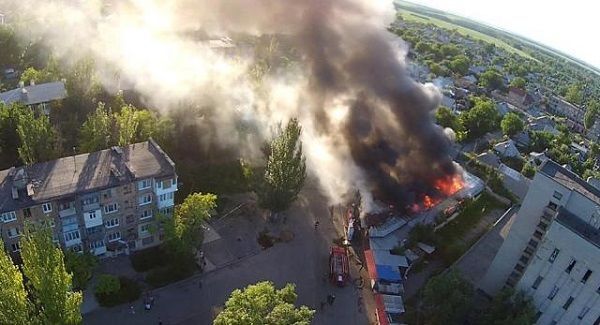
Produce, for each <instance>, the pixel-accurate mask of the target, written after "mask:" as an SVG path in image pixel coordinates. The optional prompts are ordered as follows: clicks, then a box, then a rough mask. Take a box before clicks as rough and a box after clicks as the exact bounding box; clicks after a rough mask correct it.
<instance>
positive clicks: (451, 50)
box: [440, 43, 460, 58]
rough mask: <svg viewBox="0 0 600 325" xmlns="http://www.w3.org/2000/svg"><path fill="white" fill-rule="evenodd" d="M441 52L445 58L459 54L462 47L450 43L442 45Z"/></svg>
mask: <svg viewBox="0 0 600 325" xmlns="http://www.w3.org/2000/svg"><path fill="white" fill-rule="evenodd" d="M440 52H441V54H442V56H443V57H444V58H448V57H451V56H455V55H458V54H459V53H460V49H459V48H458V46H456V45H455V44H451V43H448V44H443V45H442V46H440Z"/></svg>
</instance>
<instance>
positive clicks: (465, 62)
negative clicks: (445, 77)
mask: <svg viewBox="0 0 600 325" xmlns="http://www.w3.org/2000/svg"><path fill="white" fill-rule="evenodd" d="M470 66H471V61H470V60H469V58H468V57H467V56H465V55H457V56H455V57H454V59H452V61H450V70H452V72H454V73H456V74H459V75H466V74H467V73H468V72H469V67H470Z"/></svg>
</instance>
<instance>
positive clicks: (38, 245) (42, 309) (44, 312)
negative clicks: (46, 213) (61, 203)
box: [21, 226, 82, 324]
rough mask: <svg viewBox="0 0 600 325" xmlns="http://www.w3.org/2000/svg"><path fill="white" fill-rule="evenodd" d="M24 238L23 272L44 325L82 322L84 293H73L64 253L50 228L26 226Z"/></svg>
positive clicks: (22, 243)
mask: <svg viewBox="0 0 600 325" xmlns="http://www.w3.org/2000/svg"><path fill="white" fill-rule="evenodd" d="M24 233H25V235H24V236H23V237H22V239H21V248H22V249H21V257H22V259H23V273H24V274H25V276H26V277H27V279H28V282H27V285H28V288H29V292H30V293H31V294H32V296H33V297H34V304H35V306H36V309H37V310H38V313H39V316H40V318H41V322H42V323H43V324H80V323H81V321H82V320H81V314H80V309H79V308H80V305H81V302H82V296H81V292H73V291H72V288H73V285H72V276H71V274H69V273H68V272H67V270H66V267H65V263H64V256H63V252H62V250H61V249H60V248H58V247H56V245H55V244H54V242H52V232H51V228H49V227H46V226H42V227H37V229H36V231H33V229H26V230H25V231H24Z"/></svg>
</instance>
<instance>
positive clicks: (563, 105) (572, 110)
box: [546, 96, 585, 133]
mask: <svg viewBox="0 0 600 325" xmlns="http://www.w3.org/2000/svg"><path fill="white" fill-rule="evenodd" d="M546 107H547V109H548V111H549V112H550V113H552V114H555V115H558V116H564V117H566V118H567V125H568V126H569V127H570V128H571V129H572V130H574V131H575V132H580V133H581V132H583V131H584V127H583V117H584V115H585V110H584V109H583V108H581V107H579V106H576V105H573V104H571V103H569V102H567V101H566V100H564V99H563V98H561V97H558V96H550V98H549V100H548V104H547V106H546Z"/></svg>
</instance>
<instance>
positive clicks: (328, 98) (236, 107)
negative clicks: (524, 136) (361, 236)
mask: <svg viewBox="0 0 600 325" xmlns="http://www.w3.org/2000/svg"><path fill="white" fill-rule="evenodd" d="M9 1H12V2H10V3H9V4H8V6H10V7H12V8H13V9H14V11H13V12H15V13H19V15H20V17H18V18H19V20H20V21H22V22H26V23H23V24H22V26H23V29H22V30H21V32H22V35H23V36H24V37H33V38H39V37H42V38H43V39H44V40H45V41H46V42H47V44H48V45H49V46H52V48H53V51H54V53H56V55H58V56H59V57H60V58H61V59H63V60H66V59H72V60H76V59H78V58H81V56H83V55H92V56H93V57H94V58H95V62H96V65H97V69H98V71H99V77H100V78H101V79H102V81H103V82H104V84H105V86H106V87H112V86H114V83H115V82H114V79H115V77H114V76H115V75H116V74H117V75H119V80H127V81H128V82H129V83H131V84H132V85H133V87H134V88H135V89H136V90H137V91H138V92H140V93H141V94H143V95H144V97H145V98H146V99H147V100H148V103H149V105H150V106H151V107H155V108H156V109H159V110H161V111H163V112H164V113H166V112H168V111H169V110H173V109H176V108H177V107H179V106H180V105H181V104H182V103H188V102H193V103H194V104H197V105H203V106H210V107H212V114H211V115H210V116H207V117H206V120H202V121H196V122H198V123H199V124H200V125H201V126H205V127H206V128H207V130H211V132H212V136H214V139H215V140H216V141H219V142H220V143H222V144H223V145H225V146H240V147H244V148H258V147H259V144H260V142H261V141H263V140H264V139H266V138H268V137H269V135H270V134H269V130H271V129H272V127H273V126H274V125H276V124H277V123H279V122H282V121H285V120H286V119H288V118H290V117H298V118H299V119H300V121H301V123H302V126H303V129H304V132H303V142H304V148H305V152H306V155H307V162H308V165H309V166H308V167H309V170H310V171H311V172H312V173H313V174H314V175H316V176H317V178H318V179H319V180H320V182H321V185H322V187H323V189H324V190H325V192H326V193H327V194H328V195H329V197H330V198H331V199H332V201H333V202H336V201H339V200H341V198H342V196H343V195H344V194H346V193H350V192H353V191H355V190H357V189H358V190H360V191H361V194H362V198H363V199H364V203H365V205H366V207H367V209H373V208H374V205H373V199H372V197H373V196H372V195H375V197H377V198H378V199H381V200H383V201H385V202H390V203H396V204H399V205H400V206H404V205H408V204H411V203H412V202H414V201H415V200H418V199H419V198H420V197H422V196H423V195H429V194H431V192H432V191H435V190H434V185H433V184H434V183H435V181H436V180H437V179H440V178H443V177H446V176H448V175H451V174H453V173H455V169H454V166H453V164H452V162H451V160H450V158H449V156H448V147H449V140H448V137H447V136H446V135H445V133H444V131H443V130H442V129H441V128H439V127H437V126H435V124H434V123H433V121H432V120H433V118H432V115H433V112H434V110H435V108H436V107H437V106H438V104H439V101H440V95H439V92H438V91H437V90H436V88H435V87H433V86H432V85H421V84H419V83H416V82H414V81H413V80H411V79H410V77H409V76H408V74H407V71H406V67H405V61H404V60H405V55H406V49H405V47H404V45H403V42H401V41H400V40H398V39H397V38H394V36H393V35H391V34H389V33H388V32H387V30H386V27H387V26H388V25H389V24H390V23H391V22H392V20H393V19H394V16H395V11H394V9H393V6H392V2H391V1H381V0H327V1H324V0H287V1H285V0H221V1H217V0H129V1H112V2H110V1H101V0H97V1H75V0H47V1H39V0H18V1H17V0H14V1H13V0H9ZM199 31H202V33H203V34H204V35H209V36H210V37H212V38H222V37H231V38H233V39H234V41H235V42H234V43H235V46H236V47H235V50H234V51H233V54H232V53H231V51H229V50H228V49H227V48H225V49H224V48H223V46H216V47H215V46H214V42H213V43H211V42H207V41H206V38H205V39H200V38H199V37H194V36H193V35H197V34H198V33H199ZM243 35H249V36H255V37H257V36H264V35H267V36H270V35H276V39H278V40H281V42H282V43H285V46H288V47H290V48H292V49H293V53H295V57H293V58H292V59H291V61H292V64H289V65H285V66H281V65H278V66H277V67H273V69H263V70H266V71H267V72H265V73H252V72H253V71H256V67H257V59H258V58H257V55H256V53H259V52H262V53H267V54H266V56H267V58H269V57H268V56H269V55H270V54H272V52H270V51H269V48H268V46H267V48H266V49H258V48H254V47H253V46H252V45H248V44H249V42H240V41H239V40H240V39H244V38H243V37H241V36H243ZM248 39H253V38H248ZM274 39H275V38H274ZM250 43H251V42H250ZM262 59H264V56H263V58H262ZM267 61H268V60H267ZM263 66H264V65H263ZM267 67H269V68H270V66H269V65H267ZM240 122H243V123H246V124H250V125H253V126H255V129H256V130H258V137H243V136H241V135H240V131H239V123H240ZM257 152H259V150H249V152H247V153H246V154H248V155H257Z"/></svg>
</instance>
